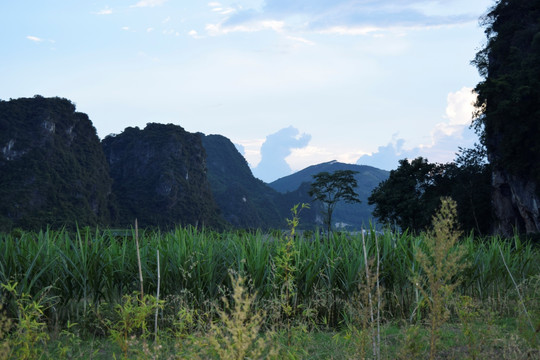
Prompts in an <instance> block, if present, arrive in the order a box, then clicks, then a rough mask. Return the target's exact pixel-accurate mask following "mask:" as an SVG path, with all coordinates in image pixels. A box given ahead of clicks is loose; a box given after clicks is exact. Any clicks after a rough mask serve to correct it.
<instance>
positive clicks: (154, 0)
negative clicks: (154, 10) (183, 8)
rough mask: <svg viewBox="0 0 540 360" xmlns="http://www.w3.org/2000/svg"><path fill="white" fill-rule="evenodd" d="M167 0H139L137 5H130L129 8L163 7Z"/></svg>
mask: <svg viewBox="0 0 540 360" xmlns="http://www.w3.org/2000/svg"><path fill="white" fill-rule="evenodd" d="M167 1H168V0H141V1H139V2H138V3H136V4H134V5H131V7H155V6H160V5H163V4H164V3H165V2H167Z"/></svg>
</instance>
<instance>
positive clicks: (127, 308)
mask: <svg viewBox="0 0 540 360" xmlns="http://www.w3.org/2000/svg"><path fill="white" fill-rule="evenodd" d="M162 305H163V302H162V301H160V302H156V298H155V297H154V296H152V295H144V297H143V299H142V300H141V299H140V294H138V293H137V292H134V293H133V294H132V295H124V296H123V297H122V303H120V304H117V305H116V306H115V307H114V311H115V314H116V316H117V319H112V320H111V319H105V320H104V321H105V325H106V326H107V328H108V329H109V336H110V338H111V340H113V341H114V342H115V343H116V344H117V345H118V346H119V347H120V349H121V351H122V354H123V356H124V358H126V359H127V358H128V354H129V350H130V346H131V345H133V344H134V343H135V342H137V341H136V340H137V336H138V338H139V339H143V340H144V341H146V339H148V338H149V335H150V331H149V330H148V323H147V321H148V318H149V317H150V315H152V313H153V312H154V311H155V310H156V307H161V306H162Z"/></svg>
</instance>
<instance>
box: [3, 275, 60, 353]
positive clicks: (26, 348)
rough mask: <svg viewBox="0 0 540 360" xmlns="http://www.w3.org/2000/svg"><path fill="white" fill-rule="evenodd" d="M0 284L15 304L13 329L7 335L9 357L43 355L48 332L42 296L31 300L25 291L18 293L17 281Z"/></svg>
mask: <svg viewBox="0 0 540 360" xmlns="http://www.w3.org/2000/svg"><path fill="white" fill-rule="evenodd" d="M1 286H2V289H3V290H4V291H5V292H7V293H8V294H9V295H11V296H13V297H15V303H16V305H17V321H16V324H15V330H14V331H13V332H12V333H11V334H10V335H8V336H9V347H10V358H16V359H21V360H23V359H38V358H42V357H44V354H43V348H44V346H45V344H46V342H47V341H48V340H49V334H48V333H47V324H46V323H45V322H44V318H45V316H44V310H45V304H44V301H43V298H40V299H38V300H33V299H32V298H31V296H30V295H29V294H27V293H22V294H20V295H19V294H18V293H17V283H9V284H1ZM3 295H4V294H3ZM2 297H4V296H2ZM4 346H5V345H4Z"/></svg>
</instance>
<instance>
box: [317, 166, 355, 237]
mask: <svg viewBox="0 0 540 360" xmlns="http://www.w3.org/2000/svg"><path fill="white" fill-rule="evenodd" d="M355 173H356V172H355V171H352V170H337V171H335V172H333V173H332V174H330V173H327V172H321V173H318V174H315V175H313V179H314V182H313V183H311V189H310V190H309V196H312V197H313V198H314V199H315V201H320V202H322V203H323V204H324V205H323V206H324V212H323V214H324V223H325V225H326V227H327V230H328V236H330V231H331V230H332V214H333V212H334V209H335V208H336V205H337V204H338V202H339V201H344V202H347V203H358V202H360V199H359V198H358V194H357V193H356V192H355V190H354V189H355V188H356V187H357V186H358V182H357V181H356V179H355V178H354V174H355Z"/></svg>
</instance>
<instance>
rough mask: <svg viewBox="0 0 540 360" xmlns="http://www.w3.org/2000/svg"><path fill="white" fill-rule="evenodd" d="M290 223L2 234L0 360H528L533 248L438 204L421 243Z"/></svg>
mask: <svg viewBox="0 0 540 360" xmlns="http://www.w3.org/2000/svg"><path fill="white" fill-rule="evenodd" d="M298 211H299V210H298V209H296V208H295V209H294V212H293V218H292V220H290V225H291V231H289V232H287V233H279V232H276V233H272V234H268V233H262V232H254V233H248V232H230V233H215V232H211V231H207V230H197V229H195V228H186V229H176V230H175V231H173V232H168V233H159V232H143V233H141V234H135V230H134V231H132V232H131V233H129V234H125V233H124V234H122V235H120V236H119V235H118V232H115V231H112V230H106V231H101V230H90V229H80V230H79V231H77V232H76V233H69V232H67V231H43V232H40V233H29V232H18V233H12V234H2V235H0V284H2V294H1V296H2V297H1V299H2V307H3V309H2V315H1V316H0V339H2V340H1V345H0V359H3V358H14V359H15V358H17V359H23V358H28V359H30V358H68V359H69V358H103V359H105V358H109V359H110V358H113V357H115V358H197V357H199V358H220V359H245V358H246V359H247V358H249V359H253V358H293V359H294V358H306V359H307V358H309V359H314V358H320V359H350V358H374V359H375V358H376V359H393V358H409V359H411V358H432V359H434V358H458V359H461V358H473V359H476V358H508V359H515V358H523V359H527V358H535V357H539V355H540V349H539V346H540V345H539V343H540V339H539V334H538V326H539V325H540V249H539V248H538V247H534V246H533V245H531V244H529V243H526V242H522V241H521V240H520V238H519V237H517V236H516V237H514V238H513V239H505V240H503V239H500V238H497V237H492V238H486V239H474V238H472V237H471V236H463V235H461V234H460V233H459V232H458V231H457V229H456V226H455V221H454V219H455V205H453V204H452V202H451V201H445V202H443V206H442V209H441V211H440V213H439V214H438V215H437V216H436V217H435V218H434V227H433V230H432V231H430V232H428V233H426V234H422V235H420V236H412V235H410V234H408V233H394V232H391V231H385V232H384V233H382V234H379V233H377V232H375V231H367V232H366V233H364V234H347V233H339V234H334V235H333V236H332V237H331V238H330V239H326V238H319V237H318V235H317V234H314V235H306V236H303V235H298V234H296V233H295V229H296V226H297V225H298V220H299V219H298ZM137 244H138V246H137ZM138 254H139V256H137V255H138ZM139 258H140V261H139ZM141 279H142V281H141ZM141 289H142V292H141Z"/></svg>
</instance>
